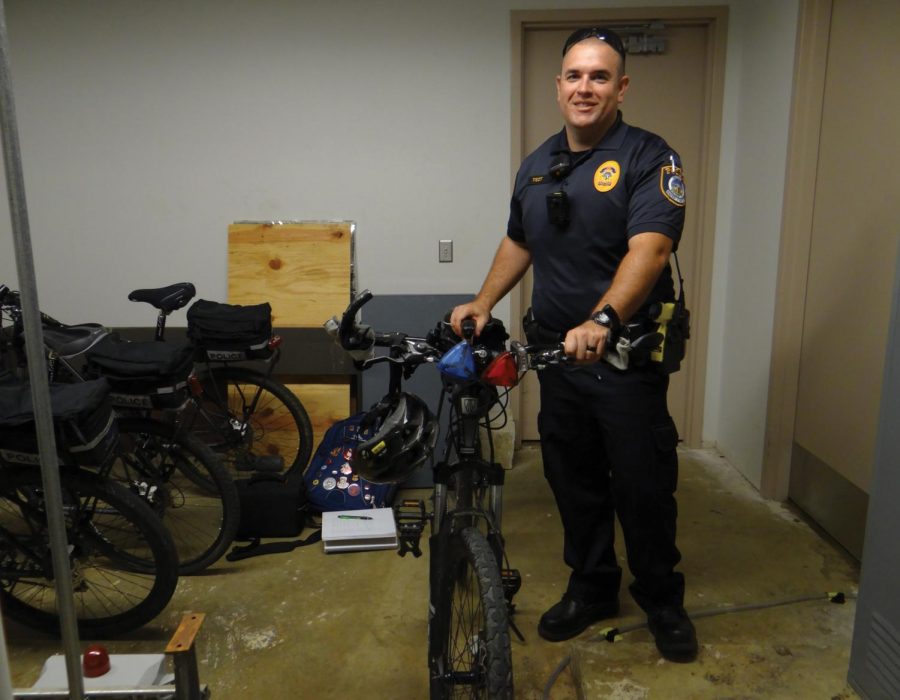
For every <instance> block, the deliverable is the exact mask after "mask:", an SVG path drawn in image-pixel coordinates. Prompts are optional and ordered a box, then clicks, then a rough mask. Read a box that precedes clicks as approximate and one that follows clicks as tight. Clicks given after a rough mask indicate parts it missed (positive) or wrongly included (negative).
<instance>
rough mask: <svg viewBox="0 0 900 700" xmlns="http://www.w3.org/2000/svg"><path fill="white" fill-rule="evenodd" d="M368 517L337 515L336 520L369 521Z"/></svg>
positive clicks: (369, 517)
mask: <svg viewBox="0 0 900 700" xmlns="http://www.w3.org/2000/svg"><path fill="white" fill-rule="evenodd" d="M371 519H372V518H371V516H368V515H339V516H338V520H371Z"/></svg>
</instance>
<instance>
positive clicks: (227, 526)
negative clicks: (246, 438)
mask: <svg viewBox="0 0 900 700" xmlns="http://www.w3.org/2000/svg"><path fill="white" fill-rule="evenodd" d="M176 430H177V428H176V427H174V426H171V425H167V424H165V423H160V422H158V421H154V420H151V419H147V418H119V444H118V446H117V448H116V450H115V460H114V462H113V465H112V467H111V470H110V472H109V476H110V477H111V478H112V479H114V480H116V481H118V482H120V483H122V484H123V485H124V486H126V487H127V488H128V489H130V490H131V491H132V492H133V493H135V494H136V495H137V496H138V497H140V498H141V499H142V500H143V501H144V502H145V503H147V505H149V506H150V508H151V509H152V510H153V511H154V512H155V513H156V514H157V515H158V516H159V517H160V518H161V519H162V522H163V525H164V526H165V527H166V529H167V530H168V531H169V533H170V534H171V535H172V540H173V541H174V542H175V549H176V550H177V552H178V561H179V564H178V573H180V574H182V575H188V574H196V573H198V572H200V571H203V570H204V569H205V568H207V567H208V566H210V565H211V564H213V563H215V562H216V561H218V560H219V558H220V557H221V556H222V555H223V554H224V553H225V550H226V549H228V545H230V544H231V542H232V540H233V539H234V536H235V533H237V528H238V525H239V524H240V518H241V513H240V502H239V497H238V492H237V488H236V487H235V485H234V482H233V480H232V479H231V476H230V475H229V474H228V471H227V470H226V469H225V467H224V466H223V465H222V462H221V460H220V459H219V458H218V457H217V456H216V454H215V453H214V452H213V451H212V450H210V449H209V448H208V447H207V446H206V445H204V444H203V443H202V442H201V441H200V440H198V439H197V438H196V437H195V436H193V435H192V434H190V433H188V432H187V431H184V430H180V431H177V432H176Z"/></svg>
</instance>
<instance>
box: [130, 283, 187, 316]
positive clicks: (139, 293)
mask: <svg viewBox="0 0 900 700" xmlns="http://www.w3.org/2000/svg"><path fill="white" fill-rule="evenodd" d="M196 293H197V290H196V289H195V288H194V285H193V284H191V283H190V282H179V283H178V284H170V285H169V286H168V287H158V288H156V289H135V290H134V291H133V292H132V293H131V294H129V295H128V299H129V300H130V301H143V302H146V303H147V304H150V306H152V307H154V308H156V309H159V310H160V311H165V312H166V313H169V312H170V311H175V310H177V309H181V308H184V307H185V306H187V303H188V302H189V301H190V300H191V299H193V298H194V295H195V294H196Z"/></svg>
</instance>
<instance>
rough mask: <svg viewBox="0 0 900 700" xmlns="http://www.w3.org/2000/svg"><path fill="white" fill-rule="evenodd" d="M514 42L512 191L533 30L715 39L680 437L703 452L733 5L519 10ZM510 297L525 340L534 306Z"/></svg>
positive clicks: (514, 15) (518, 408) (518, 405)
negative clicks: (655, 29) (629, 26)
mask: <svg viewBox="0 0 900 700" xmlns="http://www.w3.org/2000/svg"><path fill="white" fill-rule="evenodd" d="M510 15H511V16H510V21H511V28H510V30H511V31H510V36H511V44H512V61H511V66H512V80H511V86H512V90H511V92H512V94H511V99H512V105H511V118H512V124H511V130H510V131H511V144H510V187H512V183H513V182H514V181H515V176H516V172H517V171H518V169H519V165H520V164H521V162H522V159H523V158H524V157H525V155H526V153H525V144H524V143H523V133H524V128H523V119H524V105H523V96H524V92H525V90H524V85H523V82H524V73H525V71H524V58H525V50H524V46H525V33H526V32H527V31H529V30H533V29H544V28H546V29H557V28H566V27H573V28H574V27H577V26H590V25H594V24H603V23H604V22H607V23H609V22H616V23H618V22H623V21H636V22H647V21H649V20H660V21H662V22H665V23H667V24H690V25H693V26H696V25H700V26H703V27H706V29H707V36H708V38H709V44H708V51H707V60H706V86H707V90H706V96H705V100H704V102H705V105H704V109H703V113H704V128H703V133H704V138H703V142H702V144H701V154H702V156H701V157H702V164H701V166H700V172H702V173H703V174H704V176H703V178H702V180H701V181H700V182H698V183H697V186H696V187H695V188H692V191H693V192H695V193H696V194H692V203H693V202H696V204H695V205H693V206H696V208H697V211H699V212H700V214H699V221H698V230H699V231H700V232H707V233H706V235H701V236H700V237H699V240H698V241H697V246H696V249H695V252H694V259H693V260H692V262H693V263H694V266H693V269H694V270H696V271H697V272H696V273H695V275H696V277H697V279H696V280H692V281H691V286H692V288H693V289H695V290H696V296H695V297H694V298H693V299H692V300H691V307H692V309H691V310H692V317H693V319H694V323H693V325H692V328H691V342H690V352H688V353H687V356H686V357H685V365H686V366H687V367H688V369H689V371H690V372H691V377H692V382H691V384H690V386H688V387H687V406H686V411H685V416H686V424H685V425H684V426H681V430H680V432H681V433H682V438H683V439H684V444H685V445H686V446H688V447H699V446H700V445H701V442H702V438H703V434H702V433H703V408H704V397H705V391H706V358H707V344H708V342H709V318H710V309H711V303H710V292H711V287H712V265H713V244H714V239H715V230H716V199H717V190H718V181H719V148H720V143H721V133H722V108H723V103H724V93H725V47H726V40H727V28H728V8H727V7H725V6H692V7H655V8H654V7H644V8H642V7H634V8H600V9H592V10H514V11H512V12H511V13H510ZM518 290H519V291H518V292H517V293H513V294H511V295H510V314H511V317H512V318H511V322H510V325H511V326H512V327H513V328H514V329H515V330H516V332H517V333H518V334H519V335H521V333H522V328H521V321H520V319H521V318H522V314H523V313H524V310H525V309H526V308H527V307H528V300H527V299H524V298H523V295H524V290H523V286H522V285H519V286H518ZM511 403H512V406H511V410H512V414H513V415H514V416H515V417H516V420H517V422H519V423H520V424H521V421H522V419H523V416H522V401H521V397H520V393H519V392H518V391H517V392H515V393H514V395H513V397H512V400H511ZM516 443H517V444H519V443H521V431H517V435H516Z"/></svg>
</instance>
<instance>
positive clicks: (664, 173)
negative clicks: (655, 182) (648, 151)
mask: <svg viewBox="0 0 900 700" xmlns="http://www.w3.org/2000/svg"><path fill="white" fill-rule="evenodd" d="M669 160H670V164H669V165H664V166H663V167H662V168H660V171H659V189H660V190H662V193H663V196H664V197H665V198H666V199H668V200H669V201H670V202H672V204H674V205H675V206H676V207H683V206H684V201H685V192H684V171H683V170H682V169H681V168H680V167H678V166H677V165H676V163H675V156H670V157H669Z"/></svg>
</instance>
